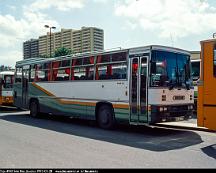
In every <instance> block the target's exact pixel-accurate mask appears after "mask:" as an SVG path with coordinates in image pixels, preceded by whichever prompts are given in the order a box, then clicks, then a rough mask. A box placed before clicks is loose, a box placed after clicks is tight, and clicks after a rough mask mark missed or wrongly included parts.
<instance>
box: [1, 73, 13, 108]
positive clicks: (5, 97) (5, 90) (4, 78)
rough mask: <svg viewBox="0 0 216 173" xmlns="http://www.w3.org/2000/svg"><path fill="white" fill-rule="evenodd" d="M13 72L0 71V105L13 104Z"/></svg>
mask: <svg viewBox="0 0 216 173" xmlns="http://www.w3.org/2000/svg"><path fill="white" fill-rule="evenodd" d="M13 83H14V72H13V71H2V72H0V105H10V106H12V105H13Z"/></svg>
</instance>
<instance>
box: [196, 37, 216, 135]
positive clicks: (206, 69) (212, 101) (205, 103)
mask: <svg viewBox="0 0 216 173" xmlns="http://www.w3.org/2000/svg"><path fill="white" fill-rule="evenodd" d="M200 67H201V70H200V72H201V73H200V80H199V82H198V96H199V97H198V109H197V113H198V115H197V124H198V126H201V127H206V128H208V129H210V130H215V131H216V116H215V112H216V92H215V87H216V39H211V40H204V41H201V66H200Z"/></svg>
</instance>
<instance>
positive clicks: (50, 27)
mask: <svg viewBox="0 0 216 173" xmlns="http://www.w3.org/2000/svg"><path fill="white" fill-rule="evenodd" d="M44 27H45V28H49V29H50V32H49V33H50V58H51V56H52V53H51V32H52V29H56V27H55V26H49V25H44Z"/></svg>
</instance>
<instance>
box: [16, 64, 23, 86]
mask: <svg viewBox="0 0 216 173" xmlns="http://www.w3.org/2000/svg"><path fill="white" fill-rule="evenodd" d="M15 74H16V75H15V83H21V82H22V68H19V67H18V68H16V73H15Z"/></svg>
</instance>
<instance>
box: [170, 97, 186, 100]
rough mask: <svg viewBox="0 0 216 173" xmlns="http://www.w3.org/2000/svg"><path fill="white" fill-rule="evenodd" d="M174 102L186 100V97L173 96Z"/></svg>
mask: <svg viewBox="0 0 216 173" xmlns="http://www.w3.org/2000/svg"><path fill="white" fill-rule="evenodd" d="M173 100H185V96H173Z"/></svg>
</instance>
